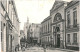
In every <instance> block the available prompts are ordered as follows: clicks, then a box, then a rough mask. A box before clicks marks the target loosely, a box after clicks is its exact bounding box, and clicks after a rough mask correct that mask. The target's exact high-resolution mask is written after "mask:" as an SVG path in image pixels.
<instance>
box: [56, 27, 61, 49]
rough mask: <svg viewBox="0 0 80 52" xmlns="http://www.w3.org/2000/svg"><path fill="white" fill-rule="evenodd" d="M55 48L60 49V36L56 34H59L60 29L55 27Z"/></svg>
mask: <svg viewBox="0 0 80 52" xmlns="http://www.w3.org/2000/svg"><path fill="white" fill-rule="evenodd" d="M55 30H56V34H55V35H56V47H58V48H59V47H60V34H59V33H58V32H60V27H56V29H55Z"/></svg>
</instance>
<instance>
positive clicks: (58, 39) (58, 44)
mask: <svg viewBox="0 0 80 52" xmlns="http://www.w3.org/2000/svg"><path fill="white" fill-rule="evenodd" d="M57 47H58V48H59V47H60V34H57Z"/></svg>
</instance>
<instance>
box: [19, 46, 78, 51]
mask: <svg viewBox="0 0 80 52" xmlns="http://www.w3.org/2000/svg"><path fill="white" fill-rule="evenodd" d="M20 52H78V51H73V50H59V49H49V48H47V49H46V51H44V49H43V48H42V47H30V48H26V49H25V51H20Z"/></svg>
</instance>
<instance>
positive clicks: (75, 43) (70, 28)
mask: <svg viewBox="0 0 80 52" xmlns="http://www.w3.org/2000/svg"><path fill="white" fill-rule="evenodd" d="M79 10H80V1H71V2H70V3H68V5H67V7H66V8H65V12H66V13H65V16H66V28H65V29H66V48H68V49H76V50H78V49H79V33H80V21H79V17H80V16H79V14H80V11H79Z"/></svg>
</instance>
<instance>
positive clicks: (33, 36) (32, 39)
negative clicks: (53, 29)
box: [27, 23, 40, 44]
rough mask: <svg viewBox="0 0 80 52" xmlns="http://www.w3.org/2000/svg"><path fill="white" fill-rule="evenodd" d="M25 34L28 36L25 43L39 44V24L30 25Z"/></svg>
mask: <svg viewBox="0 0 80 52" xmlns="http://www.w3.org/2000/svg"><path fill="white" fill-rule="evenodd" d="M27 34H28V35H27V41H28V42H29V43H33V44H37V43H39V37H40V36H39V35H40V24H35V23H32V24H30V26H29V29H28V33H27Z"/></svg>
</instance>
